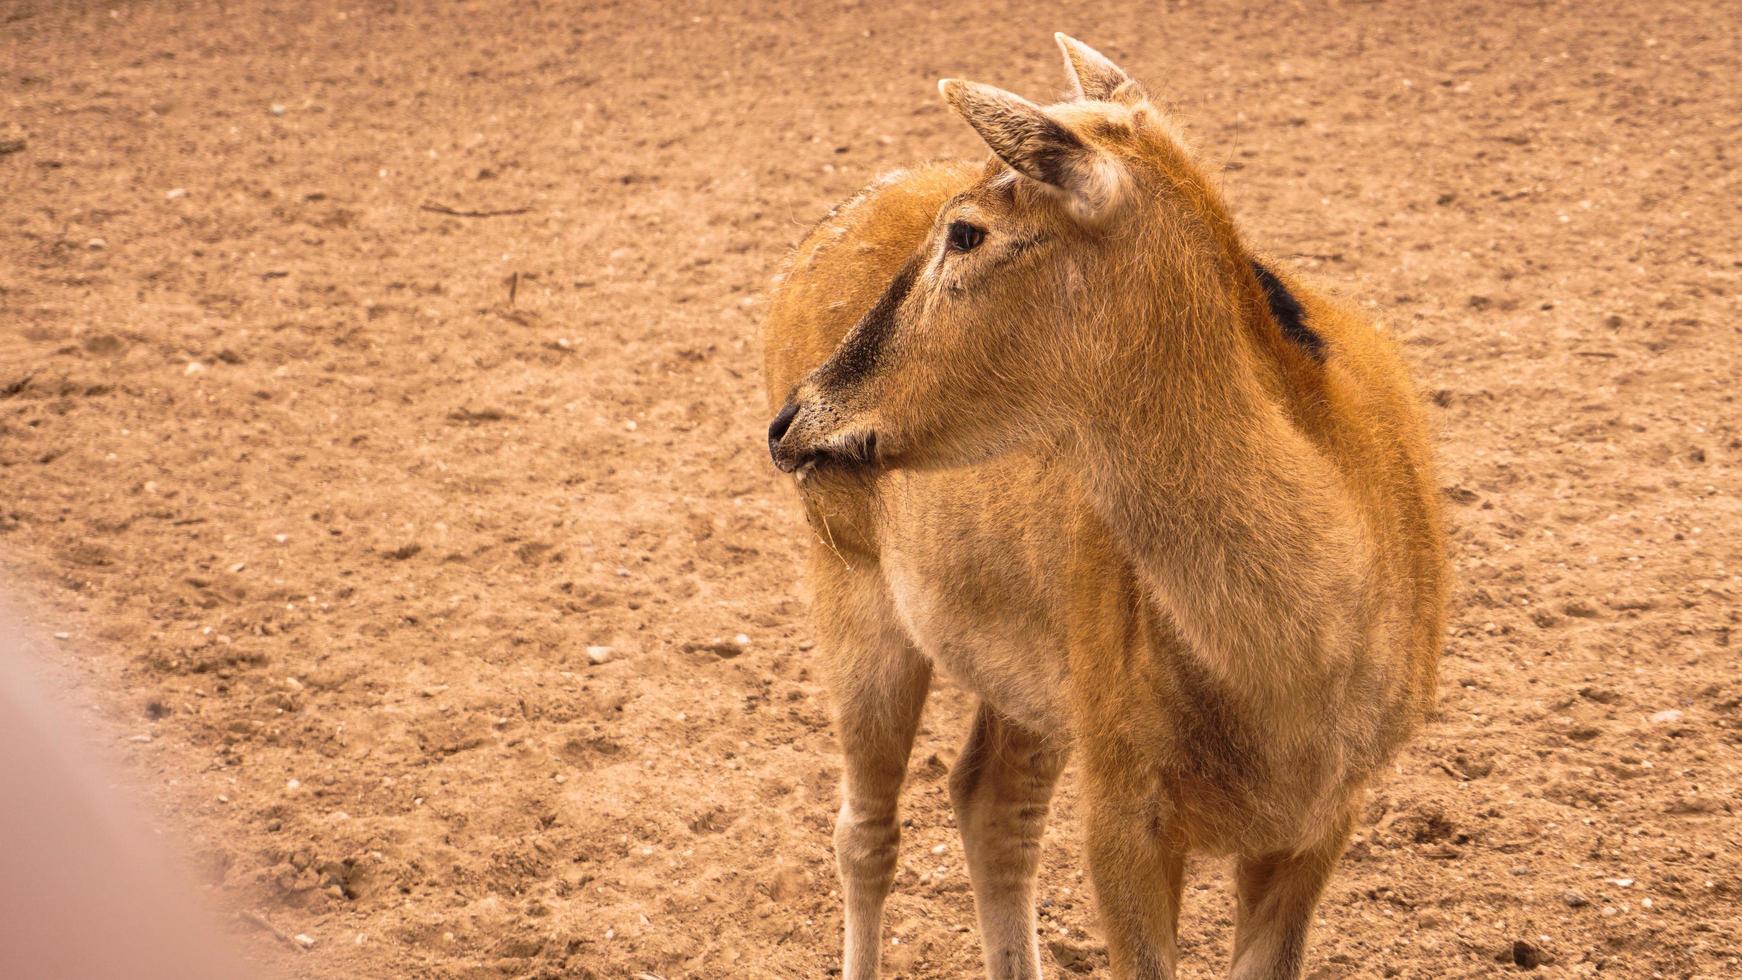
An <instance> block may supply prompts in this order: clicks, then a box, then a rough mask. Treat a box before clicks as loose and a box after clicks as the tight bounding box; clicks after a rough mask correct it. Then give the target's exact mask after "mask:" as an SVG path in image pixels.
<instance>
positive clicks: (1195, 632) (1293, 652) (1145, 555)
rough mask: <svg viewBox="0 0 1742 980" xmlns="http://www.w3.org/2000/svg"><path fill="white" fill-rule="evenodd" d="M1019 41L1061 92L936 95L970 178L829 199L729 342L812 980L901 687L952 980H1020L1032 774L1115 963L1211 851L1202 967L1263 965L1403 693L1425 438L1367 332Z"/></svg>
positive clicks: (883, 789) (1431, 549) (1166, 142)
mask: <svg viewBox="0 0 1742 980" xmlns="http://www.w3.org/2000/svg"><path fill="white" fill-rule="evenodd" d="M1055 37H1056V40H1057V41H1058V44H1059V46H1060V48H1061V49H1062V51H1063V53H1064V60H1065V66H1066V69H1067V75H1068V77H1069V79H1070V83H1071V92H1070V95H1069V97H1067V98H1066V99H1065V100H1064V101H1061V102H1058V103H1056V104H1052V105H1047V106H1041V105H1038V104H1036V103H1033V102H1030V101H1028V100H1027V99H1024V98H1022V97H1021V96H1018V95H1015V94H1012V93H1010V92H1006V91H1004V90H1001V89H998V88H995V87H992V86H989V85H984V84H980V83H976V82H969V81H962V80H956V79H945V80H943V81H941V82H940V83H939V91H940V92H941V94H942V96H943V99H944V101H945V102H946V103H947V105H948V106H949V108H950V109H952V110H954V112H955V113H956V114H957V115H959V116H960V117H961V118H962V119H963V120H964V121H965V122H966V123H967V124H968V126H969V127H970V128H972V129H973V130H974V132H975V133H976V134H978V136H979V137H980V139H981V141H983V142H984V143H985V145H986V147H987V148H988V149H990V151H991V153H990V155H989V156H988V157H985V158H983V160H982V161H967V162H949V161H945V162H935V163H929V164H925V165H922V166H918V167H914V168H911V169H908V170H904V171H898V172H896V173H894V174H891V175H889V176H886V177H883V178H880V179H879V180H877V181H876V182H874V183H873V184H872V185H871V186H870V187H868V188H866V189H865V190H864V191H862V192H861V193H859V194H858V195H856V196H854V197H853V198H851V199H849V200H847V201H845V202H843V203H842V204H841V205H839V206H837V207H836V208H835V209H834V210H832V211H831V212H830V213H829V214H828V215H827V216H826V217H825V218H824V219H823V220H822V222H821V223H820V224H818V225H817V226H816V228H814V229H813V230H812V231H811V232H810V233H809V234H808V235H807V236H806V237H805V238H804V240H803V241H802V242H801V243H800V244H799V245H798V247H797V248H796V250H795V251H794V252H793V254H792V256H791V258H790V260H789V264H788V266H787V268H786V270H785V272H784V273H783V274H782V275H781V276H779V277H777V286H776V288H775V291H774V294H773V296H772V297H771V301H770V306H769V311H768V315H767V318H766V321H765V327H764V333H765V337H764V369H765V380H766V388H767V395H768V399H769V411H770V412H773V413H775V414H774V417H773V421H772V423H771V425H770V427H769V429H768V448H769V452H770V454H771V456H772V458H773V461H774V463H775V465H776V466H777V467H778V468H779V469H780V470H781V471H783V472H785V473H787V474H790V475H791V478H792V483H793V484H794V485H795V486H796V488H797V491H798V497H799V500H800V503H801V505H802V508H803V513H804V519H805V521H806V523H807V526H808V528H809V529H810V530H811V532H812V535H811V537H812V541H811V543H810V545H809V548H808V556H807V559H806V568H805V579H806V581H807V583H808V586H809V589H810V592H811V612H812V617H813V620H814V630H815V634H814V635H815V643H816V650H817V651H818V657H819V662H820V665H821V667H820V674H821V677H822V679H823V681H824V683H825V686H826V688H827V691H828V693H829V699H830V702H831V705H832V708H833V715H834V721H835V726H836V730H837V733H838V736H839V740H840V746H841V750H842V757H843V772H842V789H841V808H840V811H839V815H838V817H837V818H836V822H835V831H834V847H835V854H836V858H837V863H838V871H839V876H840V882H841V892H842V896H843V899H844V904H845V914H844V924H843V925H844V949H843V954H842V956H843V959H842V965H841V966H842V975H843V976H844V977H845V978H847V980H870V978H874V977H876V976H877V972H878V968H879V951H880V949H881V948H882V944H881V942H880V939H881V929H882V926H881V919H882V912H883V906H884V903H885V900H886V898H887V896H888V894H889V892H890V888H891V884H892V880H893V876H894V872H895V868H896V863H897V855H898V847H899V842H900V834H901V831H900V820H899V817H898V809H899V797H900V794H901V790H902V786H903V783H904V781H905V778H906V770H907V762H908V755H909V753H910V751H911V749H912V746H913V743H914V739H915V733H916V730H917V726H918V724H919V719H920V715H921V711H922V707H923V705H924V704H925V701H926V697H927V693H928V691H929V689H930V684H931V679H932V676H933V672H934V670H935V671H942V672H943V673H944V674H946V675H948V676H949V677H951V678H952V679H953V680H954V681H956V682H957V683H958V684H959V685H960V686H961V687H963V688H965V689H966V690H968V691H970V692H972V693H973V694H974V695H975V697H976V699H977V705H976V707H975V713H974V716H973V721H972V726H971V730H970V732H969V734H968V736H967V741H966V743H965V745H964V746H963V748H962V749H961V752H960V754H959V757H958V758H957V759H956V761H955V762H954V764H953V766H952V768H951V770H950V773H949V777H948V791H949V798H950V802H951V806H952V809H953V812H954V814H955V822H956V825H957V828H958V831H959V833H960V836H961V842H962V846H963V851H964V854H965V857H966V864H967V870H968V875H969V880H970V884H971V886H972V892H973V895H974V902H975V907H976V911H977V915H978V920H979V927H980V938H981V946H982V953H983V957H984V965H985V970H986V973H987V975H988V976H990V977H997V978H1033V977H1038V976H1040V974H1041V968H1042V962H1041V957H1040V949H1039V943H1038V939H1037V934H1036V913H1035V889H1036V878H1037V872H1038V865H1039V858H1040V848H1041V837H1042V834H1043V831H1044V827H1045V823H1046V820H1047V817H1048V811H1049V809H1050V804H1051V798H1052V795H1053V791H1054V788H1055V786H1056V784H1057V782H1058V779H1059V777H1060V775H1061V773H1062V772H1063V771H1064V769H1065V767H1066V764H1067V762H1069V763H1071V764H1072V765H1074V766H1076V767H1077V773H1078V774H1077V778H1078V780H1079V785H1080V792H1081V796H1080V799H1081V809H1082V810H1083V811H1084V812H1083V813H1082V819H1083V836H1084V843H1085V850H1086V863H1087V867H1088V873H1089V877H1090V880H1091V883H1092V885H1093V892H1094V896H1095V905H1096V911H1097V916H1098V922H1099V925H1100V930H1101V933H1102V934H1103V936H1104V939H1105V943H1106V948H1107V956H1108V961H1109V967H1110V969H1111V972H1112V974H1113V975H1114V976H1115V977H1119V978H1143V980H1151V978H1165V977H1172V976H1174V974H1175V969H1176V964H1177V962H1178V943H1177V936H1178V925H1179V912H1180V897H1181V889H1182V885H1183V880H1184V875H1185V863H1186V859H1187V857H1188V855H1192V854H1198V853H1202V854H1208V855H1211V856H1220V857H1232V859H1233V862H1234V881H1235V886H1236V893H1237V894H1236V897H1235V901H1236V923H1235V936H1234V943H1233V946H1234V948H1233V952H1232V959H1231V965H1230V968H1229V975H1230V976H1232V977H1235V978H1238V980H1256V978H1267V980H1268V978H1291V977H1297V976H1299V975H1300V973H1301V971H1302V969H1303V967H1304V958H1305V950H1306V942H1307V933H1308V926H1309V924H1310V922H1311V920H1312V918H1313V916H1314V910H1315V908H1316V907H1317V905H1318V903H1319V900H1320V897H1321V895H1322V894H1323V892H1324V889H1325V887H1326V883H1327V880H1328V879H1329V878H1330V876H1331V875H1332V873H1333V870H1334V869H1335V867H1336V865H1337V863H1338V861H1339V860H1340V858H1341V855H1342V852H1343V850H1344V848H1345V846H1346V844H1347V841H1348V839H1349V836H1350V833H1351V829H1352V826H1353V825H1354V823H1355V821H1356V819H1357V816H1358V811H1359V810H1360V809H1361V807H1362V805H1363V802H1364V794H1365V792H1366V790H1367V788H1368V787H1369V786H1371V785H1372V784H1373V783H1374V781H1375V779H1376V778H1377V777H1378V776H1379V775H1380V774H1381V773H1382V771H1383V770H1385V769H1386V768H1387V767H1388V766H1389V765H1390V764H1391V763H1392V760H1393V759H1394V758H1395V757H1396V755H1397V753H1398V752H1399V750H1400V749H1401V747H1402V746H1403V745H1404V744H1405V742H1406V741H1407V739H1408V737H1409V736H1410V734H1411V733H1412V732H1413V731H1414V729H1415V728H1417V727H1418V726H1419V724H1420V723H1421V722H1422V720H1423V719H1424V717H1425V716H1426V715H1427V714H1428V712H1429V711H1430V710H1431V708H1432V705H1433V702H1434V693H1435V672H1436V665H1437V661H1438V656H1439V649H1440V646H1441V643H1442V634H1443V631H1444V628H1445V616H1446V613H1445V606H1446V593H1447V588H1448V585H1447V580H1448V577H1449V569H1448V566H1447V563H1446V560H1445V557H1444V554H1443V551H1444V545H1443V534H1442V525H1441V520H1442V518H1441V514H1440V509H1439V491H1438V488H1437V485H1436V482H1435V477H1434V472H1433V459H1432V451H1431V448H1430V441H1429V438H1428V433H1427V429H1426V423H1425V420H1424V418H1423V412H1422V409H1421V406H1420V400H1419V398H1418V395H1417V393H1416V390H1415V388H1414V386H1413V383H1412V381H1411V378H1410V375H1409V371H1408V369H1407V367H1406V365H1405V362H1404V358H1403V356H1402V353H1401V348H1400V347H1399V345H1398V344H1397V342H1396V341H1395V340H1394V339H1392V338H1390V337H1389V336H1387V335H1386V334H1384V333H1382V332H1381V331H1380V330H1379V329H1378V328H1377V327H1375V326H1374V325H1373V323H1372V322H1370V321H1369V320H1368V319H1366V318H1364V317H1363V316H1362V315H1361V314H1360V313H1359V312H1358V311H1357V310H1355V309H1353V308H1352V307H1351V306H1349V305H1347V304H1346V303H1345V302H1343V301H1341V300H1338V299H1335V298H1333V297H1331V296H1330V295H1327V294H1326V293H1325V292H1323V291H1321V290H1319V289H1315V288H1313V287H1311V286H1310V285H1309V284H1308V283H1307V282H1305V281H1303V279H1302V278H1301V277H1299V276H1298V275H1295V274H1292V273H1290V272H1288V271H1287V270H1285V269H1283V268H1282V267H1281V266H1280V265H1278V264H1277V263H1276V262H1275V261H1273V260H1272V259H1270V258H1267V257H1265V256H1263V255H1260V254H1259V253H1258V252H1256V251H1255V250H1254V249H1253V247H1252V246H1250V245H1249V244H1248V243H1247V241H1246V239H1245V238H1243V237H1242V236H1241V234H1240V233H1239V231H1238V230H1237V228H1236V226H1235V223H1234V221H1233V219H1232V216H1231V213H1230V209H1229V207H1228V205H1227V204H1226V202H1225V201H1224V199H1223V197H1222V195H1221V193H1220V190H1219V188H1218V186H1217V184H1216V181H1215V180H1213V179H1212V178H1211V177H1210V176H1209V175H1208V174H1207V173H1206V171H1205V169H1204V168H1203V167H1202V166H1201V165H1200V164H1199V163H1197V162H1196V160H1195V156H1194V152H1193V150H1192V149H1191V148H1190V147H1189V146H1188V144H1187V142H1186V140H1185V137H1184V135H1183V133H1182V130H1181V128H1180V126H1179V124H1178V123H1177V122H1176V121H1175V120H1174V119H1173V118H1171V117H1170V116H1169V115H1168V114H1167V113H1165V112H1164V111H1163V110H1162V109H1161V108H1159V107H1158V106H1157V105H1156V104H1155V103H1153V102H1152V101H1151V100H1150V97H1149V96H1148V94H1147V93H1146V90H1145V89H1144V88H1143V87H1142V86H1141V85H1139V84H1138V83H1137V82H1135V81H1133V80H1132V79H1131V78H1130V77H1129V76H1128V75H1127V74H1126V73H1125V72H1124V71H1123V70H1122V69H1120V68H1119V67H1118V66H1117V65H1115V64H1114V63H1113V62H1112V61H1110V60H1109V59H1107V58H1106V57H1105V56H1104V55H1102V54H1100V53H1099V52H1097V51H1095V50H1094V49H1093V48H1090V47H1088V46H1087V45H1085V44H1083V43H1081V42H1079V41H1076V40H1074V39H1071V38H1068V37H1066V36H1064V35H1062V34H1060V35H1056V36H1055Z"/></svg>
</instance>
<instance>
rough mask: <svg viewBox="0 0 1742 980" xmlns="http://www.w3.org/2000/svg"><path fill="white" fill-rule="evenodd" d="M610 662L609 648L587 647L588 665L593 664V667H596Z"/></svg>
mask: <svg viewBox="0 0 1742 980" xmlns="http://www.w3.org/2000/svg"><path fill="white" fill-rule="evenodd" d="M610 661H611V648H610V647H588V648H587V663H590V664H593V665H594V666H597V665H599V664H603V663H609V662H610Z"/></svg>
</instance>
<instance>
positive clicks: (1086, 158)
mask: <svg viewBox="0 0 1742 980" xmlns="http://www.w3.org/2000/svg"><path fill="white" fill-rule="evenodd" d="M938 91H939V92H941V93H943V97H944V101H945V102H948V103H949V104H950V108H952V109H954V110H956V112H957V113H959V114H960V115H961V117H962V118H963V119H966V120H967V121H968V125H970V126H972V127H974V131H975V132H977V133H979V134H980V138H981V139H983V140H985V141H986V145H987V146H989V147H991V148H992V152H993V153H996V154H997V155H998V158H999V159H1000V160H1003V161H1004V162H1005V163H1007V164H1009V165H1010V169H1012V170H1014V171H1016V172H1017V173H1019V174H1022V175H1023V176H1025V177H1028V178H1031V179H1033V180H1037V181H1039V182H1040V183H1042V184H1045V185H1047V186H1048V187H1051V188H1053V189H1055V190H1058V191H1061V192H1063V193H1064V194H1065V196H1066V197H1067V198H1068V199H1069V201H1070V204H1071V207H1072V209H1073V210H1075V211H1076V212H1077V213H1078V215H1079V216H1080V217H1090V216H1093V215H1095V214H1097V213H1099V212H1100V211H1102V210H1103V209H1105V208H1106V207H1107V206H1108V205H1109V204H1111V203H1112V201H1113V199H1114V197H1116V196H1117V191H1118V188H1119V183H1120V171H1119V165H1118V164H1117V163H1115V162H1114V161H1113V160H1111V159H1110V158H1108V157H1107V155H1106V154H1104V153H1102V152H1100V151H1099V150H1097V149H1095V148H1094V147H1092V146H1090V145H1089V144H1088V143H1086V142H1084V141H1083V140H1082V139H1081V138H1080V137H1078V136H1077V134H1076V133H1073V132H1071V130H1070V129H1068V128H1067V127H1066V126H1065V125H1064V124H1063V123H1060V122H1059V121H1058V120H1056V119H1054V118H1053V117H1051V116H1049V115H1047V113H1046V110H1044V109H1042V108H1041V107H1040V106H1037V105H1035V104H1034V103H1032V102H1030V101H1028V100H1027V99H1025V98H1023V97H1022V96H1020V95H1014V94H1012V93H1010V92H1006V91H1004V90H1003V89H1000V88H994V87H992V86H990V85H981V84H980V83H978V82H965V81H962V80H961V79H957V78H946V79H944V80H943V81H940V82H938Z"/></svg>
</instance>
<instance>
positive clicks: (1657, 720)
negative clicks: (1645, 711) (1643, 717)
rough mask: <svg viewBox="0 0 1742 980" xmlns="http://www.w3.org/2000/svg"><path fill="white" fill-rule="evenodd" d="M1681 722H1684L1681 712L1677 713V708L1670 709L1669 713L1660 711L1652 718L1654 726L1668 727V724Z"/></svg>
mask: <svg viewBox="0 0 1742 980" xmlns="http://www.w3.org/2000/svg"><path fill="white" fill-rule="evenodd" d="M1681 720H1682V713H1681V712H1680V711H1677V710H1676V709H1675V708H1670V709H1669V710H1667V711H1659V712H1658V713H1657V714H1655V715H1652V716H1651V723H1652V724H1653V725H1667V724H1670V723H1671V722H1677V721H1681Z"/></svg>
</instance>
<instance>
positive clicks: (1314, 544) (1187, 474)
mask: <svg viewBox="0 0 1742 980" xmlns="http://www.w3.org/2000/svg"><path fill="white" fill-rule="evenodd" d="M1226 316H1227V314H1226V312H1225V311H1222V312H1221V314H1220V317H1219V314H1218V311H1217V310H1214V309H1209V310H1203V311H1197V313H1196V315H1195V317H1193V318H1192V322H1189V323H1186V324H1179V323H1178V322H1177V320H1176V321H1175V323H1174V324H1170V329H1176V331H1181V332H1176V333H1175V334H1174V335H1173V337H1172V338H1170V344H1169V347H1168V350H1167V351H1166V352H1165V353H1163V352H1158V351H1157V350H1134V351H1131V352H1128V353H1130V355H1131V356H1130V357H1127V358H1124V359H1123V361H1124V362H1123V363H1122V364H1121V363H1119V361H1120V360H1121V359H1120V358H1113V359H1111V360H1110V361H1108V362H1107V366H1108V368H1109V369H1110V370H1111V371H1112V372H1113V373H1115V374H1117V375H1118V376H1117V377H1110V378H1104V379H1100V381H1101V383H1098V384H1096V385H1094V387H1095V390H1096V391H1097V392H1098V393H1099V395H1098V397H1097V398H1096V399H1095V403H1094V407H1093V409H1092V410H1091V411H1090V412H1089V413H1088V419H1087V421H1086V423H1085V425H1084V430H1083V433H1082V435H1081V438H1080V440H1079V441H1078V444H1077V451H1078V452H1079V453H1080V454H1081V456H1082V458H1081V460H1080V463H1081V465H1082V467H1083V471H1084V473H1085V477H1086V482H1087V484H1088V487H1089V490H1090V493H1091V495H1092V497H1093V498H1094V500H1095V503H1096V506H1097V508H1098V509H1099V510H1100V512H1101V515H1102V517H1103V519H1104V520H1105V521H1106V522H1107V524H1108V525H1109V528H1110V529H1111V530H1112V532H1113V533H1114V535H1115V536H1116V537H1117V538H1118V539H1119V540H1120V541H1121V542H1122V543H1123V545H1124V547H1125V549H1126V551H1127V553H1128V556H1129V558H1130V559H1131V560H1132V561H1133V562H1134V563H1135V565H1136V567H1137V568H1138V570H1139V572H1140V575H1141V577H1142V578H1143V579H1144V580H1145V582H1146V583H1147V585H1148V586H1149V591H1150V598H1151V600H1152V601H1154V602H1156V603H1157V604H1158V605H1160V606H1161V607H1162V609H1163V611H1164V612H1166V613H1167V615H1168V617H1169V618H1170V619H1171V620H1172V621H1173V622H1174V623H1175V624H1176V625H1177V626H1178V627H1179V629H1180V630H1181V632H1182V633H1183V634H1184V636H1185V638H1186V639H1187V641H1188V642H1189V643H1191V645H1192V646H1193V648H1194V649H1195V650H1196V651H1197V652H1199V653H1200V655H1202V656H1203V657H1204V658H1205V659H1206V660H1207V661H1208V662H1209V664H1210V665H1211V666H1212V667H1214V668H1216V669H1217V671H1218V673H1222V674H1223V675H1224V676H1225V677H1228V678H1229V679H1230V680H1240V679H1242V678H1244V679H1245V680H1246V681H1250V682H1255V683H1256V682H1259V681H1260V680H1264V681H1267V682H1271V683H1274V682H1281V683H1289V682H1290V681H1291V680H1299V679H1300V678H1301V677H1302V676H1303V672H1307V673H1318V672H1322V671H1324V670H1334V669H1336V663H1337V662H1339V661H1340V660H1341V659H1342V658H1344V657H1346V656H1347V655H1348V654H1349V653H1350V652H1352V651H1351V647H1350V644H1351V643H1355V642H1359V639H1360V633H1361V627H1360V626H1359V623H1360V622H1361V620H1362V619H1363V618H1364V617H1363V616H1362V615H1361V613H1360V608H1361V596H1362V591H1363V590H1362V587H1361V583H1362V579H1363V578H1364V576H1365V574H1366V573H1365V566H1366V555H1367V553H1368V551H1369V549H1368V546H1367V542H1366V540H1365V538H1364V535H1363V532H1362V530H1361V526H1360V523H1359V521H1358V519H1357V515H1356V513H1355V512H1354V509H1353V508H1354V503H1353V501H1351V500H1350V499H1349V496H1348V494H1347V492H1346V491H1345V490H1344V489H1343V487H1342V484H1341V482H1340V479H1339V477H1338V474H1337V472H1336V471H1335V469H1334V468H1333V467H1332V465H1331V464H1330V462H1329V461H1328V460H1327V459H1326V458H1325V457H1324V456H1323V455H1322V454H1321V453H1320V452H1318V451H1317V450H1316V449H1315V448H1314V447H1313V446H1312V444H1311V443H1309V442H1308V441H1307V439H1306V438H1305V437H1304V436H1303V435H1302V434H1301V433H1300V432H1299V431H1298V430H1297V429H1295V428H1294V427H1293V426H1292V425H1291V424H1289V422H1288V420H1287V418H1286V417H1285V415H1284V413H1283V411H1282V407H1281V406H1280V405H1279V404H1277V403H1276V401H1275V399H1274V398H1273V397H1271V396H1270V395H1268V394H1267V391H1266V388H1265V386H1264V385H1262V384H1261V383H1260V375H1259V373H1258V372H1259V371H1260V370H1261V369H1262V367H1261V365H1260V364H1258V363H1257V362H1256V360H1255V357H1256V354H1255V352H1254V351H1252V350H1250V349H1248V348H1249V345H1248V341H1247V339H1246V338H1245V337H1243V336H1242V335H1241V334H1240V333H1239V331H1240V330H1241V329H1242V327H1241V324H1239V323H1238V322H1217V321H1218V319H1219V318H1225V317H1226ZM1147 336H1150V337H1154V336H1156V335H1155V334H1154V333H1153V332H1151V333H1149V334H1147ZM1158 361H1159V363H1158Z"/></svg>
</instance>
